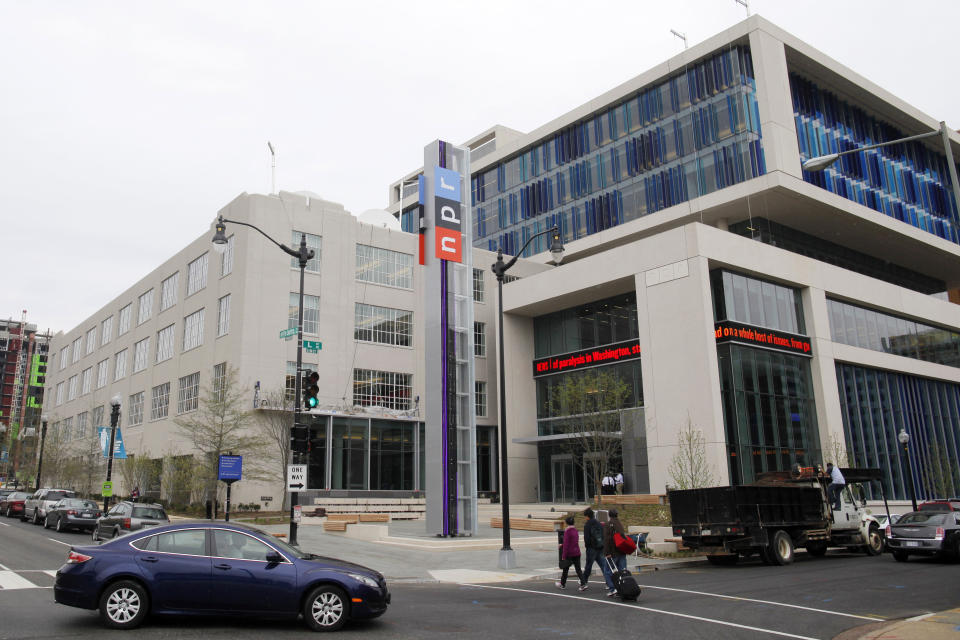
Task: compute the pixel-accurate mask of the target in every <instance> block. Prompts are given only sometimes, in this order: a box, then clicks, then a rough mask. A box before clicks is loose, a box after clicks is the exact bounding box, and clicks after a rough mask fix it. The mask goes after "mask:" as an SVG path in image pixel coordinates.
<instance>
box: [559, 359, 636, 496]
mask: <svg viewBox="0 0 960 640" xmlns="http://www.w3.org/2000/svg"><path fill="white" fill-rule="evenodd" d="M629 396H630V389H629V387H628V386H627V383H626V382H624V381H623V380H622V379H621V378H620V376H618V375H616V374H615V373H612V372H610V371H604V370H603V369H588V370H587V371H582V372H578V373H573V374H570V375H568V376H564V377H563V378H561V379H560V381H559V382H558V383H557V384H554V385H553V386H552V387H550V391H549V399H548V402H549V407H550V413H551V415H555V416H565V417H564V418H563V419H562V420H560V421H558V422H557V430H558V432H559V433H562V434H564V435H566V436H567V437H566V438H564V439H563V440H561V441H560V446H561V448H562V449H563V450H564V451H566V452H568V453H570V454H571V458H572V459H573V460H574V461H575V462H576V464H577V466H579V467H580V468H581V469H583V471H584V473H586V474H587V475H588V476H589V477H590V478H592V479H593V483H594V487H596V488H598V489H599V487H600V482H601V479H602V478H603V475H604V473H606V472H608V471H611V469H610V465H611V464H613V462H612V461H614V460H618V459H619V458H620V457H621V450H622V446H621V435H620V410H621V409H623V408H624V407H625V406H626V403H627V400H628V399H629Z"/></svg>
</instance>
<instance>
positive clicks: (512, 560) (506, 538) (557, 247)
mask: <svg viewBox="0 0 960 640" xmlns="http://www.w3.org/2000/svg"><path fill="white" fill-rule="evenodd" d="M548 233H552V234H553V242H551V243H550V255H551V257H552V258H553V262H554V264H560V261H561V260H563V242H562V241H561V240H560V228H559V227H553V228H552V229H547V230H546V231H541V232H540V233H536V234H534V235H532V236H530V239H529V240H527V242H526V243H525V244H524V245H523V247H521V248H520V251H518V252H517V255H515V256H513V258H511V259H510V261H509V262H507V263H506V264H504V262H503V249H502V248H499V249H497V261H496V262H495V263H493V264H492V265H491V266H490V269H491V270H492V271H493V273H494V275H496V276H497V299H498V300H499V301H500V308H499V319H500V349H499V351H500V393H499V395H500V398H499V402H500V504H501V506H502V510H503V511H502V515H503V517H502V520H503V547H502V548H501V549H500V559H499V562H498V564H497V566H498V568H500V569H512V568H514V567H516V566H517V558H516V555H515V554H514V552H513V549H511V548H510V483H509V478H508V476H507V400H506V393H507V391H506V378H505V377H504V364H503V350H504V348H503V278H504V276H505V275H506V273H507V271H508V270H509V269H510V267H512V266H513V265H515V264H516V263H517V258H519V257H520V256H521V255H523V252H524V251H525V250H526V248H527V247H528V246H530V243H531V242H533V239H534V238H539V237H540V236H543V235H546V234H548Z"/></svg>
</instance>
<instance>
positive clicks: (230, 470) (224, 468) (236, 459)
mask: <svg viewBox="0 0 960 640" xmlns="http://www.w3.org/2000/svg"><path fill="white" fill-rule="evenodd" d="M242 475H243V456H220V465H219V468H218V471H217V477H219V478H220V479H221V480H230V481H232V480H240V476H242Z"/></svg>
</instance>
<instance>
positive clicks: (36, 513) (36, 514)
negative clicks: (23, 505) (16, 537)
mask: <svg viewBox="0 0 960 640" xmlns="http://www.w3.org/2000/svg"><path fill="white" fill-rule="evenodd" d="M32 522H33V524H37V525H38V524H40V510H39V509H34V510H33V520H32Z"/></svg>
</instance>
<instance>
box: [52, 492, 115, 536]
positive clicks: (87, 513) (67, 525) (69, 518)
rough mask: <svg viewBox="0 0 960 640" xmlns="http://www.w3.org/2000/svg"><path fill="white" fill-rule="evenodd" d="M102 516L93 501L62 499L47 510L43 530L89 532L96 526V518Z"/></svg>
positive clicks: (98, 507)
mask: <svg viewBox="0 0 960 640" xmlns="http://www.w3.org/2000/svg"><path fill="white" fill-rule="evenodd" d="M102 515H103V512H102V511H101V510H100V506H99V505H98V504H97V503H96V502H94V501H93V500H81V499H79V498H64V499H63V500H60V501H59V502H57V503H56V504H55V505H53V506H52V507H50V509H48V510H47V516H46V518H45V519H44V521H43V528H44V529H49V528H50V527H55V528H56V530H57V531H64V530H65V529H82V530H87V531H89V530H90V529H93V528H94V527H95V526H96V525H97V518H99V517H100V516H102Z"/></svg>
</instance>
